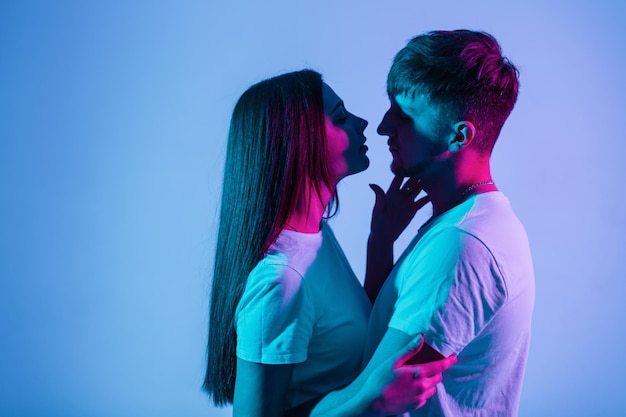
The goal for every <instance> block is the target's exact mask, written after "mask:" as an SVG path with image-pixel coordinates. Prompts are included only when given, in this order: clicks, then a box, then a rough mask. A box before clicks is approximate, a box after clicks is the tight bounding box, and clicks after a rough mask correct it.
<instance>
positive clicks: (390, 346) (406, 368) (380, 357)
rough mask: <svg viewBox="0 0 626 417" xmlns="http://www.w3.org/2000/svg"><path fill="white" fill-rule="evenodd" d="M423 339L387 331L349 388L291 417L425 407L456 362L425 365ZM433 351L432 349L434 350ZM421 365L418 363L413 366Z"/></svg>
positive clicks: (343, 416)
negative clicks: (445, 372)
mask: <svg viewBox="0 0 626 417" xmlns="http://www.w3.org/2000/svg"><path fill="white" fill-rule="evenodd" d="M424 348H430V347H429V346H427V345H426V344H424V340H423V338H422V337H421V336H418V338H412V337H411V336H409V335H407V334H406V333H404V332H401V331H398V330H394V329H387V333H386V334H385V336H384V337H383V340H382V341H381V343H380V345H379V346H378V348H377V349H376V352H375V353H374V356H373V357H372V359H371V360H370V362H369V363H368V364H367V366H366V367H365V369H364V370H363V371H362V372H361V374H360V375H359V376H358V377H357V378H356V379H355V380H354V381H353V382H352V383H351V384H350V385H348V386H346V387H344V388H341V389H338V390H335V391H332V392H330V393H328V394H327V395H325V396H324V397H322V398H320V399H317V400H315V401H311V402H309V403H307V404H304V405H303V406H301V407H297V408H296V409H292V410H289V412H288V413H287V414H286V416H288V417H305V416H310V417H356V416H359V417H364V416H368V417H369V416H387V415H390V414H401V413H403V412H405V411H410V410H414V409H416V408H419V407H421V406H423V405H424V404H425V403H426V400H427V399H428V398H430V397H432V396H433V395H434V394H435V392H436V385H437V384H438V383H439V382H441V378H442V375H441V373H442V372H443V371H445V370H446V369H448V368H449V367H450V366H452V365H453V364H454V363H455V362H456V358H455V357H454V356H449V357H447V358H444V359H440V360H436V361H433V362H428V363H419V362H422V361H423V360H422V359H423V358H421V356H423V351H424ZM430 349H431V350H432V348H430ZM415 362H418V364H411V363H415Z"/></svg>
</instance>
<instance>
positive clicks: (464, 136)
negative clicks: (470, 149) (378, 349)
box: [448, 120, 476, 152]
mask: <svg viewBox="0 0 626 417" xmlns="http://www.w3.org/2000/svg"><path fill="white" fill-rule="evenodd" d="M475 136H476V127H474V123H472V122H470V121H467V120H462V121H460V122H456V123H455V124H454V125H453V126H452V134H451V135H450V140H449V142H448V150H449V151H450V152H456V151H458V150H460V149H463V148H465V147H466V146H467V145H469V144H470V143H471V142H472V140H474V137H475Z"/></svg>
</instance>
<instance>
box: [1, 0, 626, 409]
mask: <svg viewBox="0 0 626 417" xmlns="http://www.w3.org/2000/svg"><path fill="white" fill-rule="evenodd" d="M223 3H224V4H223V5H219V2H209V1H207V2H194V1H179V2H175V1H161V0H155V1H146V2H138V1H128V2H123V1H106V2H105V1H91V2H89V1H74V2H71V1H56V2H48V1H38V2H37V1H28V0H26V1H19V2H18V1H8V0H6V1H2V2H1V3H0V60H1V61H0V415H2V416H5V415H6V416H226V415H230V413H231V412H230V409H215V408H213V407H212V406H211V405H210V404H209V401H208V400H207V399H206V397H205V396H204V394H202V393H201V392H200V384H201V380H202V376H203V367H204V349H205V347H204V344H205V337H206V331H207V330H206V310H207V297H208V289H209V285H210V283H209V274H208V273H209V271H210V270H211V263H212V253H213V252H212V251H213V248H214V243H215V233H216V217H217V216H216V213H217V202H218V198H219V192H220V187H221V178H222V166H223V160H224V154H225V139H226V132H227V128H228V121H229V117H230V112H231V109H232V106H233V105H234V102H235V100H236V99H237V97H238V96H239V94H241V92H242V91H243V90H244V89H245V88H246V87H247V86H248V85H250V84H251V83H253V82H256V81H258V80H260V79H262V78H265V77H268V76H271V75H275V74H277V73H280V72H283V71H288V70H294V69H300V68H302V67H312V68H314V69H317V70H319V71H321V72H323V73H324V74H325V78H326V80H327V81H328V83H329V84H331V85H332V86H333V87H334V88H335V90H336V91H337V92H338V94H339V95H340V96H342V97H343V98H344V99H345V101H346V103H347V106H348V108H349V109H351V110H352V111H353V112H355V113H356V114H358V115H361V116H363V117H365V118H367V119H368V120H369V121H370V126H369V127H368V129H367V130H366V135H368V138H369V141H368V145H369V146H370V152H369V155H370V158H371V161H372V163H371V167H370V169H369V170H368V171H366V172H365V173H363V174H360V175H358V176H355V177H352V178H348V179H346V180H345V181H344V182H342V183H341V185H340V190H339V191H340V198H341V210H340V213H339V215H338V216H337V217H336V218H335V219H334V220H333V222H332V224H333V227H334V228H335V231H336V234H337V236H338V238H339V240H340V242H341V243H342V244H343V245H344V248H345V251H346V253H347V256H348V258H349V260H350V261H351V263H352V265H353V267H354V269H355V271H356V272H357V274H358V275H359V276H363V271H364V257H365V241H366V236H367V230H368V222H369V216H370V209H371V206H372V204H373V194H372V192H371V190H369V188H368V187H367V184H368V183H370V182H378V183H379V184H381V185H383V186H386V185H387V184H388V182H389V181H390V179H391V174H390V173H389V170H388V164H389V162H390V155H389V153H388V151H387V147H386V144H385V139H383V138H380V137H379V136H378V135H377V134H376V132H375V128H376V125H377V124H378V122H379V121H380V118H381V116H382V114H383V113H384V111H385V109H386V106H387V100H386V95H385V76H386V73H387V70H388V67H389V65H390V62H391V59H392V57H393V55H394V53H395V52H396V51H397V50H399V49H400V48H401V47H402V46H403V45H404V44H405V42H406V41H407V40H408V39H409V38H410V37H412V36H413V35H415V34H417V33H420V32H423V31H426V30H431V29H440V28H441V29H454V28H460V27H467V28H472V29H482V30H486V31H489V32H491V33H493V34H494V35H495V36H496V37H497V38H498V39H499V40H500V41H501V44H502V45H503V48H504V51H505V53H506V54H507V55H508V56H509V57H510V58H511V59H512V60H513V62H515V63H516V64H517V65H518V66H519V68H520V70H521V74H522V75H521V81H522V87H521V95H520V98H519V102H518V105H517V107H516V109H515V110H514V112H513V114H512V116H511V118H510V119H509V121H508V123H507V125H506V126H505V129H504V131H503V133H502V136H501V140H500V142H499V144H498V145H497V146H496V151H495V155H494V166H493V171H494V178H495V179H496V181H497V183H498V185H499V186H500V188H501V189H502V190H503V191H505V192H506V193H507V194H508V195H509V197H510V199H511V200H512V202H513V204H514V207H515V208H516V211H517V213H518V215H519V217H520V218H521V219H522V221H523V222H524V223H525V225H526V227H527V231H528V233H529V236H530V239H531V244H532V249H533V253H534V259H535V267H536V276H537V303H536V309H535V314H534V333H533V343H532V349H531V352H530V358H529V363H528V370H527V377H526V381H525V385H524V391H523V397H522V404H521V413H520V415H521V416H523V417H531V416H538V417H542V416H552V417H554V416H592V415H593V416H605V417H606V416H619V415H623V412H624V410H626V396H625V395H624V393H623V388H624V383H623V378H624V375H626V365H625V358H624V353H625V352H626V330H625V329H626V326H624V323H623V319H624V317H626V302H624V294H625V293H626V291H625V286H626V285H625V278H626V267H625V263H624V255H625V254H626V244H625V243H626V239H625V238H624V232H625V231H626V227H625V213H624V208H623V205H622V202H623V197H622V195H623V193H624V190H623V188H624V186H623V183H624V181H623V177H624V174H625V169H624V165H625V162H624V159H623V158H624V154H625V151H626V145H625V143H626V137H625V136H626V135H625V133H624V132H625V131H626V130H625V129H624V113H625V110H626V82H625V81H624V74H626V42H625V40H626V31H625V30H624V27H623V20H624V18H625V17H626V6H625V3H624V2H621V1H619V0H615V1H567V0H557V1H549V0H530V1H526V2H523V5H522V2H515V3H513V2H508V1H502V0H494V1H476V2H472V5H471V6H470V5H469V3H468V2H465V1H461V0H455V1H446V2H444V1H441V2H424V1H388V2H382V1H360V2H357V1H331V0H317V1H315V2H305V1H286V0H285V1H265V2H254V1H249V2H245V1H233V2H230V3H228V5H226V2H223ZM428 211H429V210H425V211H424V212H423V213H420V214H419V215H418V218H417V219H416V220H415V222H414V223H413V224H412V225H411V228H412V230H415V228H416V227H418V226H419V224H420V222H422V221H424V220H425V219H426V218H427V217H428V215H429V213H428ZM408 239H409V236H408V235H404V236H403V237H402V238H401V240H400V241H399V242H398V245H399V246H400V247H401V246H403V245H405V244H406V243H407V242H408Z"/></svg>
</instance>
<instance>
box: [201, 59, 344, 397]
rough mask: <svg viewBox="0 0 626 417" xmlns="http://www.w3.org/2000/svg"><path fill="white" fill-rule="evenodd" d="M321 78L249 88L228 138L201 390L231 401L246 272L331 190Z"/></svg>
mask: <svg viewBox="0 0 626 417" xmlns="http://www.w3.org/2000/svg"><path fill="white" fill-rule="evenodd" d="M327 155H328V152H327V144H326V134H325V127H324V106H323V100H322V77H321V75H320V74H319V73H317V72H315V71H311V70H303V71H298V72H291V73H287V74H283V75H280V76H277V77H274V78H270V79H267V80H264V81H261V82H260V83H258V84H255V85H253V86H252V87H250V88H249V89H248V90H247V91H246V92H245V93H244V94H243V95H242V96H241V98H239V101H238V102H237V104H236V105H235V109H234V110H233V115H232V118H231V124H230V132H229V135H228V148H227V151H226V163H225V167H224V182H223V189H222V201H221V209H220V221H219V231H218V236H217V247H216V254H215V264H214V270H213V283H212V289H211V303H210V308H209V338H208V346H207V351H208V354H207V355H208V360H207V371H206V376H205V379H204V385H203V387H204V389H205V390H206V391H207V392H208V393H209V395H210V396H211V397H212V399H213V402H214V403H215V404H216V405H219V406H223V405H226V404H228V403H232V401H233V394H234V387H235V375H236V366H235V365H236V355H235V348H236V334H235V323H234V318H235V310H236V308H237V304H238V303H239V300H240V298H241V295H242V293H243V290H244V288H245V284H246V280H247V278H248V274H249V273H250V271H252V269H253V268H254V266H255V265H256V263H257V262H258V261H259V260H260V259H261V258H262V257H263V254H264V253H265V251H266V250H267V248H268V247H269V245H270V244H271V243H273V242H274V240H276V238H277V237H278V234H279V233H280V231H281V230H282V229H283V227H284V226H285V223H286V221H287V219H288V217H289V215H290V214H291V213H292V212H293V211H294V210H295V208H296V206H297V205H299V204H306V199H307V198H315V197H316V196H317V197H319V196H321V190H322V187H326V188H327V189H329V190H332V191H334V189H335V181H334V179H333V173H332V171H331V169H330V166H329V164H328V163H327V161H328V157H327Z"/></svg>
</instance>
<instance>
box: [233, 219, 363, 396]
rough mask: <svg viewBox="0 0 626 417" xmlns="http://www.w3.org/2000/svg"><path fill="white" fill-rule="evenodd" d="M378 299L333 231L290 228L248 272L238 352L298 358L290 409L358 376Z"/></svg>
mask: <svg viewBox="0 0 626 417" xmlns="http://www.w3.org/2000/svg"><path fill="white" fill-rule="evenodd" d="M370 310H371V304H370V301H369V299H368V298H367V295H366V293H365V291H364V289H363V287H362V286H361V284H360V282H359V281H358V279H357V278H356V276H355V275H354V272H353V271H352V269H351V268H350V265H349V263H348V261H347V259H346V257H345V255H344V253H343V251H342V250H341V248H340V246H339V244H338V243H337V240H336V239H335V236H334V235H333V233H332V230H331V229H330V227H329V226H328V225H326V224H325V223H324V222H323V223H322V228H321V231H320V232H319V233H315V234H306V233H298V232H293V231H289V230H283V231H282V232H281V234H280V236H279V237H278V239H277V241H276V242H275V243H274V244H273V245H272V246H271V248H270V249H269V251H268V253H267V254H266V256H265V257H264V258H263V259H262V260H261V261H260V262H259V263H258V264H257V266H256V267H255V268H254V269H253V270H252V272H251V273H250V275H249V276H248V281H247V284H246V288H245V291H244V294H243V296H242V297H241V300H240V302H239V305H238V307H237V312H236V316H235V325H236V331H237V356H238V357H239V358H241V359H244V360H247V361H250V362H256V363H264V364H291V363H292V364H295V366H294V371H293V376H292V380H291V382H290V384H289V388H288V392H287V404H286V405H285V408H291V407H294V406H297V405H299V404H301V403H303V402H306V401H308V400H311V399H313V398H317V397H320V396H322V395H324V394H326V393H328V392H330V391H332V390H334V389H337V388H340V387H342V386H344V385H347V384H349V383H350V382H352V380H353V379H354V378H356V376H357V375H358V373H359V370H360V364H361V358H362V355H363V349H364V346H365V336H366V332H367V320H368V317H369V313H370Z"/></svg>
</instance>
